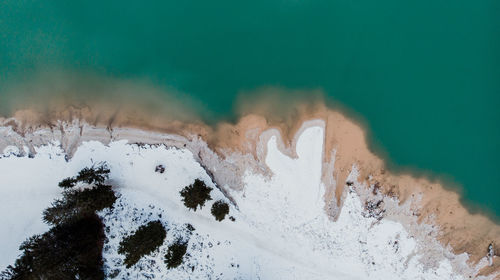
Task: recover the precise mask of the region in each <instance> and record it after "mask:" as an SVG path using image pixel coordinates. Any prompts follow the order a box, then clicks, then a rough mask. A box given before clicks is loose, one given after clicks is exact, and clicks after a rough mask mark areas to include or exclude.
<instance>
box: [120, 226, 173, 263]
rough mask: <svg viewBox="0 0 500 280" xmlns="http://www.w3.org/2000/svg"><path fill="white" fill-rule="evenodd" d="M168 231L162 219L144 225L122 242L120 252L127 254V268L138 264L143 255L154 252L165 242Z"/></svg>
mask: <svg viewBox="0 0 500 280" xmlns="http://www.w3.org/2000/svg"><path fill="white" fill-rule="evenodd" d="M166 236H167V232H166V231H165V228H164V227H163V225H162V223H161V222H160V221H153V222H149V223H148V224H147V225H142V226H140V227H139V229H137V230H136V231H135V232H134V233H133V234H132V235H130V236H127V237H125V238H124V239H123V240H122V241H121V242H120V247H119V248H118V253H120V254H122V255H125V265H126V266H127V268H129V267H131V266H133V265H134V264H136V263H137V262H138V261H139V260H140V259H141V258H142V257H143V256H145V255H148V254H150V253H152V252H153V251H154V250H156V249H158V247H160V246H161V244H163V241H164V240H165V237H166Z"/></svg>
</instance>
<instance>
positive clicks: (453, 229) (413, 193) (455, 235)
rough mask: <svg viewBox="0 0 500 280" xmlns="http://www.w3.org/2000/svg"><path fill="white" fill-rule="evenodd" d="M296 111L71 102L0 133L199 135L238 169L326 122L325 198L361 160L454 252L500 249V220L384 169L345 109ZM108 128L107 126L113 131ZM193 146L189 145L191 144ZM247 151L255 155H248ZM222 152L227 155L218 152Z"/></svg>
mask: <svg viewBox="0 0 500 280" xmlns="http://www.w3.org/2000/svg"><path fill="white" fill-rule="evenodd" d="M59 108H60V107H59ZM292 111H293V113H292V114H288V115H287V116H286V120H283V119H281V120H280V119H275V120H270V119H272V118H269V117H265V116H264V115H266V114H265V113H264V114H260V115H257V114H247V115H244V116H243V117H241V118H240V119H239V121H238V122H237V123H236V124H231V123H219V124H218V125H216V126H215V127H211V126H207V125H205V124H203V123H201V122H196V121H194V122H190V123H186V122H180V121H174V120H165V119H163V118H159V117H157V116H154V114H146V113H144V112H137V110H132V109H130V108H121V109H120V110H92V109H91V108H90V107H84V108H76V107H67V108H65V109H64V110H61V109H57V110H49V111H46V112H44V113H38V112H36V111H34V110H20V111H17V112H16V113H15V114H14V115H13V118H4V119H1V118H0V126H2V127H6V126H10V127H12V130H13V132H12V133H11V134H10V136H9V137H6V136H5V135H6V134H4V135H2V134H0V138H2V137H3V138H4V139H3V140H2V139H0V150H1V149H3V148H4V147H5V146H6V145H9V144H12V143H11V142H12V141H13V140H12V139H14V138H13V137H14V136H12V134H17V135H18V138H19V139H21V138H22V137H24V136H26V135H28V134H29V135H30V138H29V139H30V140H29V141H30V143H24V144H26V145H36V144H37V140H36V137H35V136H34V135H36V134H37V131H40V130H42V129H50V130H51V131H58V133H59V134H61V135H62V136H61V139H65V138H64V135H70V133H69V132H67V131H65V129H66V127H65V126H63V125H61V121H65V122H66V123H71V122H73V124H75V123H77V124H82V123H85V122H86V123H88V124H90V125H91V126H94V127H95V128H96V129H95V130H89V129H88V128H87V127H86V128H85V132H83V125H80V133H79V134H80V136H78V139H79V141H83V140H86V139H87V140H89V139H95V140H100V141H103V142H107V141H108V142H109V141H111V140H114V139H123V138H127V139H131V138H135V139H136V140H135V141H136V142H144V143H152V144H156V143H165V144H168V145H171V144H172V145H177V146H179V145H182V144H184V145H186V143H193V141H194V142H196V141H198V142H197V143H199V141H201V140H202V141H203V142H204V143H205V142H206V143H207V144H208V147H209V148H210V149H208V150H207V149H202V148H199V147H197V148H196V149H197V151H198V153H197V154H198V156H199V157H200V159H202V158H203V157H204V158H210V160H211V162H212V163H213V164H215V163H214V162H215V161H217V164H218V165H217V167H219V168H218V170H220V168H224V167H225V166H226V167H228V168H231V170H230V172H233V173H236V174H237V175H241V174H242V172H244V169H245V168H248V167H251V168H254V169H258V170H259V171H260V172H262V173H266V172H267V170H266V168H265V166H264V165H263V164H259V162H260V163H262V162H263V161H262V159H263V156H264V155H265V145H263V144H262V143H265V140H266V139H267V138H268V137H269V136H270V135H271V134H274V135H280V136H281V139H282V140H283V142H282V144H281V148H282V150H283V152H285V153H288V154H289V155H290V156H295V155H294V153H293V151H295V149H294V145H295V140H296V136H297V135H298V134H299V133H300V130H301V129H303V128H304V123H308V122H309V125H311V124H316V125H318V124H320V125H324V127H325V156H324V162H325V165H324V167H325V168H324V170H323V172H324V175H323V179H324V183H325V185H326V186H327V192H326V195H325V201H326V204H327V205H334V206H335V205H337V206H336V207H340V206H341V202H342V196H343V195H344V191H345V186H346V182H345V181H346V178H347V175H348V174H349V172H350V171H351V169H352V166H353V164H356V165H357V166H358V168H359V170H360V172H361V176H360V178H359V180H364V181H365V182H366V185H367V186H375V185H376V188H377V189H379V190H380V191H381V192H383V193H384V194H385V195H387V196H392V197H397V198H398V199H399V201H400V204H404V203H405V202H407V201H411V202H412V203H413V202H414V201H417V200H418V207H416V208H415V209H414V210H413V216H414V218H415V220H417V221H418V222H419V223H426V224H432V223H435V224H437V225H438V226H439V233H438V235H437V238H438V240H439V241H440V242H441V243H442V244H443V245H444V246H447V245H449V246H451V249H452V251H453V252H454V253H455V254H461V253H463V252H466V253H468V254H469V256H470V260H469V264H470V265H471V266H474V265H476V264H478V263H479V261H480V260H482V259H483V260H484V257H485V256H486V253H487V248H488V245H489V244H491V243H493V244H494V245H495V246H497V247H496V248H495V252H497V254H498V252H500V248H498V244H500V226H499V225H498V224H495V223H494V222H493V221H491V220H490V219H488V218H487V217H485V216H483V215H479V214H476V215H473V214H470V213H469V212H468V211H467V209H466V208H464V206H462V205H461V204H460V202H459V195H458V193H456V192H453V191H450V190H446V189H445V188H444V187H443V186H442V184H441V183H440V182H431V181H429V180H428V179H426V178H416V177H414V176H412V175H411V174H394V173H392V172H390V171H388V170H386V166H385V163H384V161H383V160H382V159H381V158H379V157H378V156H376V155H375V154H374V153H373V152H371V151H370V150H369V148H368V146H367V143H366V135H365V132H364V130H363V129H362V128H361V126H360V125H359V124H357V123H356V122H354V121H352V120H350V119H348V118H346V117H345V116H344V115H343V114H342V113H340V112H337V111H332V110H330V109H328V108H326V107H325V106H324V105H322V103H316V104H309V105H302V106H299V105H296V106H295V107H294V109H293V110H292ZM134 128H135V129H140V130H147V131H150V132H152V133H153V132H154V133H158V134H154V135H156V136H152V135H153V134H142V135H139V134H138V132H137V131H135V132H131V131H132V130H129V129H134ZM99 129H100V130H99ZM92 131H93V132H92ZM103 131H107V132H108V133H109V135H108V134H106V133H104V132H103ZM92 133H94V134H92ZM127 133H128V134H127ZM162 133H163V134H165V133H166V134H169V135H180V136H181V137H182V139H188V140H189V141H191V142H189V141H185V140H182V139H181V138H179V139H176V138H175V137H170V138H169V137H166V136H161V135H163V134H162ZM73 134H74V133H73ZM83 136H85V137H83ZM68 137H69V136H68ZM72 137H73V136H72ZM16 139H17V138H16ZM2 141H3V142H2ZM19 141H26V140H19ZM40 141H41V142H39V143H42V142H43V140H40ZM76 146H77V144H75V143H73V144H72V146H71V147H69V146H68V149H69V151H68V152H69V153H71V152H72V149H74V148H76ZM193 149H194V148H193V147H192V149H191V150H193ZM210 150H212V151H215V152H216V155H212V154H210ZM234 155H240V157H239V160H240V162H241V164H240V166H237V167H234V165H233V166H229V165H224V163H223V162H224V161H223V159H225V158H228V157H231V156H234ZM248 155H250V157H251V158H248ZM217 157H218V158H221V159H222V160H217V159H215V158H217ZM332 160H334V165H335V168H334V169H333V168H332V164H333V161H332ZM202 162H207V160H206V159H205V160H203V159H202ZM214 170H215V167H214ZM228 172H229V171H228ZM332 173H333V174H332ZM215 176H220V177H219V178H215V179H216V180H217V179H219V181H221V180H222V181H223V180H224V178H225V179H226V181H225V182H226V183H227V182H228V179H227V178H229V177H230V176H231V175H230V174H226V175H225V177H224V174H223V175H218V174H215ZM233 177H234V174H233ZM239 183H241V182H239V181H238V180H235V181H231V184H232V186H231V187H233V188H239V187H240V186H238V184H239ZM374 192H375V191H374ZM417 198H418V199H417ZM332 201H333V202H334V203H332ZM334 210H335V209H334ZM325 211H327V212H328V213H329V214H330V215H332V219H334V218H335V215H336V213H335V211H331V209H325ZM499 271H500V258H498V257H495V258H494V259H493V265H492V266H484V267H482V268H481V271H480V273H479V274H481V275H493V274H492V273H498V272H499Z"/></svg>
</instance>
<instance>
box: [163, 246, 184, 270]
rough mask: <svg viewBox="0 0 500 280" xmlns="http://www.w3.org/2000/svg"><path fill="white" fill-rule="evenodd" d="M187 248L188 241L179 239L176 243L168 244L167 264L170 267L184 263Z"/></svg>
mask: <svg viewBox="0 0 500 280" xmlns="http://www.w3.org/2000/svg"><path fill="white" fill-rule="evenodd" d="M186 250H187V242H183V241H182V240H177V241H176V242H175V243H174V244H172V245H170V246H168V251H167V254H166V255H165V264H166V265H167V268H168V269H171V268H175V267H178V266H179V265H181V264H182V262H183V259H184V255H185V254H186Z"/></svg>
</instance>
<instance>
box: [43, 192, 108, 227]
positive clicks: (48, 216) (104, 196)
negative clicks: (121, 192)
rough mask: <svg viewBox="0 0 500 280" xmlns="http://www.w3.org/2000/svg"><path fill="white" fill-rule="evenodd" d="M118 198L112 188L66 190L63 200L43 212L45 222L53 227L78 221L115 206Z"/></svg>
mask: <svg viewBox="0 0 500 280" xmlns="http://www.w3.org/2000/svg"><path fill="white" fill-rule="evenodd" d="M115 201H116V196H115V193H114V192H113V190H112V189H111V186H109V185H100V184H99V185H97V186H94V187H92V188H90V189H84V190H72V189H71V190H66V191H64V192H63V198H62V199H57V200H56V201H54V202H53V203H52V206H51V207H49V208H47V209H45V210H44V211H43V220H44V221H45V222H46V223H48V224H52V225H57V224H60V223H65V222H69V221H71V220H77V219H80V218H82V217H86V216H89V215H92V214H93V213H95V211H99V210H102V209H104V208H108V207H111V206H113V203H115Z"/></svg>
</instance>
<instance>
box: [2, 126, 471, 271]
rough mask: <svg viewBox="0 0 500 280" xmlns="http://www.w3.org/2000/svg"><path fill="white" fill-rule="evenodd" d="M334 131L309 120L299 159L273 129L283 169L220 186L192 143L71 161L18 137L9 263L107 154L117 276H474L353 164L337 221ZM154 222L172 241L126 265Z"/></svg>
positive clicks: (112, 262)
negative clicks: (188, 194) (124, 249)
mask: <svg viewBox="0 0 500 280" xmlns="http://www.w3.org/2000/svg"><path fill="white" fill-rule="evenodd" d="M323 134H324V129H323V128H322V127H320V126H312V127H308V128H306V129H305V130H303V131H302V133H301V134H300V136H299V138H298V140H297V144H296V154H297V158H290V157H289V156H287V155H285V154H283V153H282V152H281V151H280V149H279V148H278V146H279V145H278V138H277V137H276V136H271V137H270V138H269V140H268V141H267V154H266V155H265V164H266V165H267V167H268V168H269V170H270V171H271V172H272V176H271V177H270V178H268V177H266V176H263V175H262V174H259V173H257V172H254V171H251V170H247V171H246V172H245V173H244V177H243V179H242V181H243V182H244V188H243V189H242V190H234V189H232V188H229V187H228V186H218V185H215V183H214V182H213V181H212V179H211V174H209V173H207V172H206V170H205V169H204V168H203V167H202V166H201V165H200V164H199V162H198V161H197V160H196V159H195V156H194V155H193V153H192V152H191V151H190V150H188V149H187V148H186V149H179V148H174V147H167V146H165V145H137V144H128V143H127V141H123V140H122V141H117V142H111V143H109V144H108V145H104V144H102V143H101V142H97V141H88V142H84V143H82V145H81V146H80V147H78V149H77V150H76V152H75V153H74V155H73V156H72V157H71V158H70V159H69V158H68V157H67V155H66V154H65V152H64V151H63V150H62V149H61V148H60V146H59V144H58V143H53V144H51V145H47V146H41V147H38V148H36V153H35V154H34V156H33V157H28V156H20V155H21V153H20V151H19V150H18V149H17V148H15V147H8V148H7V149H5V150H4V151H3V156H2V157H0V172H1V175H0V177H1V181H0V213H2V214H1V215H0V224H1V225H2V226H1V228H0V247H1V248H2V249H1V254H0V270H3V269H4V268H5V267H6V266H7V265H9V264H13V262H14V261H15V259H16V258H17V257H18V255H19V254H20V253H21V251H19V250H18V247H19V244H21V242H23V241H24V240H25V239H26V238H28V237H29V236H31V235H33V234H37V233H43V232H45V231H47V230H48V228H49V227H48V226H47V225H46V224H44V223H43V222H42V219H41V215H42V211H43V210H44V209H45V208H47V207H48V206H50V204H51V202H52V201H53V200H54V198H57V197H58V196H60V193H61V189H60V188H58V186H57V184H58V182H60V181H61V180H62V179H63V178H66V177H69V176H73V175H75V174H76V173H77V172H78V171H79V170H81V169H82V168H84V167H87V166H92V165H93V164H95V163H99V162H106V163H107V164H108V166H109V168H110V170H111V173H110V176H109V184H111V185H113V186H114V187H115V189H114V190H115V192H116V193H117V195H118V196H119V198H118V200H117V201H116V202H115V205H114V207H113V208H111V209H105V210H103V211H100V212H99V215H100V216H101V217H102V219H103V221H104V224H105V234H106V241H105V244H104V250H103V256H104V267H105V270H106V274H107V275H108V277H110V278H111V277H113V278H115V279H153V278H154V279H465V278H464V277H463V275H461V273H457V271H455V270H454V269H453V268H452V259H453V258H455V256H452V255H446V254H443V255H442V256H441V257H440V258H438V259H436V260H435V263H434V265H433V266H430V267H429V266H428V265H427V266H426V265H424V264H423V262H422V260H423V259H425V258H426V256H425V255H423V254H422V253H421V250H418V249H419V247H420V246H422V245H421V241H419V240H418V239H417V238H415V237H414V236H413V235H412V234H411V233H410V232H408V231H407V230H406V229H405V227H404V226H403V225H402V224H400V223H398V222H396V221H394V220H390V219H385V218H380V217H378V216H377V215H376V214H373V213H372V214H370V213H367V210H366V207H364V204H363V203H362V200H361V198H360V194H359V192H358V191H357V190H358V189H361V186H360V183H358V182H357V176H358V171H357V169H356V166H354V165H353V167H352V170H351V173H350V175H349V177H348V181H349V182H352V184H349V185H350V186H349V191H348V192H347V195H346V197H345V198H344V201H343V205H342V209H341V212H340V215H339V216H338V219H337V220H335V221H334V220H332V219H331V218H330V217H328V215H327V214H326V213H325V202H324V199H323V195H324V192H325V187H324V185H323V182H322V179H321V176H322V168H323V138H324V135H323ZM26 154H27V153H26ZM158 165H163V166H164V167H165V171H164V172H163V173H160V172H155V167H156V166H158ZM195 179H201V180H203V181H204V182H205V183H206V184H207V186H210V187H212V188H213V190H212V192H211V197H212V200H210V201H208V202H207V203H206V205H205V206H204V207H203V208H202V209H201V210H198V211H192V210H189V209H188V208H186V207H185V206H184V205H183V202H182V201H181V196H180V194H179V192H180V190H181V189H182V188H184V187H185V186H187V185H189V184H192V183H193V182H194V180H195ZM221 190H224V191H221ZM217 200H223V201H226V202H228V203H229V204H230V211H229V214H228V216H226V218H225V219H224V220H223V221H221V222H219V221H216V220H215V219H214V217H213V216H212V215H211V213H210V206H211V205H212V203H213V202H215V201H217ZM229 217H232V218H234V219H230V218H229ZM155 220H159V221H161V223H162V224H163V225H164V227H165V228H166V229H167V237H166V239H165V242H164V243H163V245H162V246H161V247H160V248H159V250H157V251H155V252H153V253H152V254H150V255H148V256H145V257H143V258H142V259H141V260H140V261H139V262H138V263H137V264H135V265H133V266H132V267H130V268H126V267H125V265H124V263H123V261H124V256H123V255H121V254H119V253H118V247H119V243H120V241H121V240H122V239H123V238H124V237H125V236H127V235H129V234H130V233H131V232H133V231H134V230H136V229H137V228H138V227H139V226H141V225H144V224H145V223H147V222H148V221H155ZM188 224H190V225H192V227H194V230H190V229H189V227H188V226H187V225H188ZM179 239H182V240H184V241H186V242H188V249H187V254H186V255H185V257H184V263H183V264H182V265H180V266H179V267H177V268H173V269H167V267H166V265H165V264H164V261H163V256H164V255H165V253H166V252H167V248H168V245H169V244H171V243H172V242H174V241H175V240H179ZM443 251H446V250H444V249H443Z"/></svg>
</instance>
